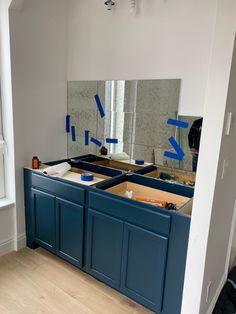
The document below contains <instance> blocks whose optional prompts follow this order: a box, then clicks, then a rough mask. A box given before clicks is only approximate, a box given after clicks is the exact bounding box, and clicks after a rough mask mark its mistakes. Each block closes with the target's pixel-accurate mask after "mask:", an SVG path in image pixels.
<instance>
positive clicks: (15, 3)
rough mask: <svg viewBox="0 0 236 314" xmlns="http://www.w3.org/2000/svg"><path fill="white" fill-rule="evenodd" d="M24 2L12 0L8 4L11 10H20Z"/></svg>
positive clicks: (22, 0)
mask: <svg viewBox="0 0 236 314" xmlns="http://www.w3.org/2000/svg"><path fill="white" fill-rule="evenodd" d="M24 1H25V0H12V1H11V4H10V9H11V10H19V11H20V10H22V8H23V5H24Z"/></svg>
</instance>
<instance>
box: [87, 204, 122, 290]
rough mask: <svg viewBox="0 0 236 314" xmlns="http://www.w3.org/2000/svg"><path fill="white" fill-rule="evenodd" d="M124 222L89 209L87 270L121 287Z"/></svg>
mask: <svg viewBox="0 0 236 314" xmlns="http://www.w3.org/2000/svg"><path fill="white" fill-rule="evenodd" d="M123 228H124V223H123V222H122V221H120V220H118V219H115V218H113V217H110V216H107V215H104V214H101V213H99V212H96V211H94V210H92V209H89V210H88V226H87V236H88V238H87V263H88V265H87V271H88V272H89V273H90V274H91V275H93V276H94V277H96V278H98V279H99V280H102V281H103V282H105V283H107V284H108V285H110V286H111V287H114V288H116V289H119V287H120V272H121V257H122V240H123Z"/></svg>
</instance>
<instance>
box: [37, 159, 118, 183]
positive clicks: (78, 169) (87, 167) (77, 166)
mask: <svg viewBox="0 0 236 314" xmlns="http://www.w3.org/2000/svg"><path fill="white" fill-rule="evenodd" d="M61 162H65V160H62V161H57V162H52V163H47V164H44V168H45V166H46V167H47V166H51V165H57V164H60V163H61ZM66 162H68V163H69V164H70V165H71V170H70V171H68V172H67V173H66V174H65V175H64V176H62V177H58V179H62V180H68V181H71V182H74V183H79V184H82V185H87V186H93V185H96V184H98V183H100V182H103V181H106V180H109V179H111V178H113V177H116V176H119V175H121V174H122V171H119V170H116V169H110V168H106V167H101V166H98V165H94V164H90V163H87V162H83V161H80V160H76V161H73V162H72V161H70V160H66ZM44 168H42V169H39V170H36V171H38V172H41V173H43V171H44ZM82 173H91V174H93V175H94V180H93V181H82V180H81V174H82Z"/></svg>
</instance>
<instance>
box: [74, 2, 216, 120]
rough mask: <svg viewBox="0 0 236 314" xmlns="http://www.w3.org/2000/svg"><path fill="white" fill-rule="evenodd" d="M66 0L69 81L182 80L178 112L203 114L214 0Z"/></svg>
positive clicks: (213, 19) (214, 8) (212, 28)
mask: <svg viewBox="0 0 236 314" xmlns="http://www.w3.org/2000/svg"><path fill="white" fill-rule="evenodd" d="M103 2H104V1H100V0H80V1H78V0H68V4H69V54H68V57H69V58H68V64H69V67H68V78H69V80H95V79H164V78H182V79H183V82H182V94H181V102H180V114H182V115H196V116H201V115H202V114H203V108H204V102H205V89H206V83H207V81H206V79H207V73H208V66H209V61H210V49H211V44H212V35H213V30H214V25H215V24H214V23H215V14H216V2H217V1H216V0H208V1H205V0H198V1H195V0H179V1H168V0H148V1H146V0H140V1H137V2H138V3H139V4H140V6H139V14H138V15H137V16H133V15H131V14H130V12H129V8H130V6H129V5H130V1H123V0H117V1H116V3H117V5H116V6H115V9H114V11H111V12H109V11H107V10H106V7H105V5H104V4H103Z"/></svg>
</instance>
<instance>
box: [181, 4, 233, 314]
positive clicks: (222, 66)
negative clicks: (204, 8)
mask: <svg viewBox="0 0 236 314" xmlns="http://www.w3.org/2000/svg"><path fill="white" fill-rule="evenodd" d="M235 16H236V3H235V1H234V0H219V1H218V12H217V19H216V27H215V36H214V44H213V49H212V58H211V64H210V69H209V79H208V87H207V91H206V106H205V110H204V124H203V130H202V140H201V148H200V156H199V166H198V173H197V182H196V188H195V198H194V205H193V215H192V223H191V230H190V239H189V250H188V258H187V268H186V276H185V287H184V296H183V307H182V313H183V314H185V313H186V314H189V313H191V314H199V313H201V314H205V313H212V312H211V311H212V307H213V306H214V303H215V301H216V299H217V297H218V294H219V292H220V289H221V287H222V285H223V284H224V280H225V278H226V276H227V270H228V257H229V255H228V243H229V238H230V230H231V223H232V217H233V212H234V202H235V198H236V195H235V186H236V167H235V157H236V156H235V153H236V151H235V138H236V130H235V126H234V129H232V133H231V135H230V136H228V137H227V136H225V135H224V134H223V125H224V120H225V118H224V117H225V110H227V111H229V110H232V111H233V113H234V116H235V115H236V108H235V96H236V94H235V80H236V77H235V75H236V73H235V71H236V64H235V60H234V63H233V67H232V73H231V75H232V76H231V85H230V89H229V97H228V101H227V108H226V100H227V93H228V83H229V77H230V67H231V60H232V52H233V45H234V36H235V26H236V25H235ZM219 154H220V156H219ZM224 159H226V160H228V161H229V167H228V169H227V173H226V176H225V177H224V178H223V179H221V175H222V168H223V160H224ZM209 285H210V288H209V296H208V300H207V287H208V286H209ZM208 311H209V312H208Z"/></svg>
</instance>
